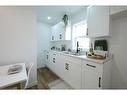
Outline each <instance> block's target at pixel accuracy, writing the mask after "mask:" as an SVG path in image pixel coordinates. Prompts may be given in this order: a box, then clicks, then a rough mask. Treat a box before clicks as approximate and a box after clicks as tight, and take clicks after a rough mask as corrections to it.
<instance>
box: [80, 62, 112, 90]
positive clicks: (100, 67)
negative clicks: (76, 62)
mask: <svg viewBox="0 0 127 95" xmlns="http://www.w3.org/2000/svg"><path fill="white" fill-rule="evenodd" d="M110 67H111V61H108V62H106V63H104V64H99V63H95V62H90V61H83V63H82V88H83V89H109V88H111V83H110V82H111V72H110Z"/></svg>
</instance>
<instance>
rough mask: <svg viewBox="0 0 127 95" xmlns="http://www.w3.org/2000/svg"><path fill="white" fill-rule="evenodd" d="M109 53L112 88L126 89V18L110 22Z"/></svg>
mask: <svg viewBox="0 0 127 95" xmlns="http://www.w3.org/2000/svg"><path fill="white" fill-rule="evenodd" d="M111 32H112V36H111V38H110V52H111V53H113V55H114V62H113V66H112V87H113V88H127V53H126V52H127V17H126V18H121V19H118V20H113V21H112V31H111Z"/></svg>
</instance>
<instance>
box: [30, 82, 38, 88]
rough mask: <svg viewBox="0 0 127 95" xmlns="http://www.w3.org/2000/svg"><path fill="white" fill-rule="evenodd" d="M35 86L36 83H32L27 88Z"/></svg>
mask: <svg viewBox="0 0 127 95" xmlns="http://www.w3.org/2000/svg"><path fill="white" fill-rule="evenodd" d="M35 85H37V81H34V82H32V83H29V85H28V88H30V87H32V86H35Z"/></svg>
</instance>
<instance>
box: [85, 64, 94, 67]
mask: <svg viewBox="0 0 127 95" xmlns="http://www.w3.org/2000/svg"><path fill="white" fill-rule="evenodd" d="M86 65H87V66H90V67H93V68H96V66H93V65H90V64H86Z"/></svg>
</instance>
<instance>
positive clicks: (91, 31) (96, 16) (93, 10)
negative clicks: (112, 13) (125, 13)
mask: <svg viewBox="0 0 127 95" xmlns="http://www.w3.org/2000/svg"><path fill="white" fill-rule="evenodd" d="M87 24H88V36H89V37H100V36H109V7H108V6H106V7H105V6H92V7H90V8H88V10H87Z"/></svg>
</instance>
